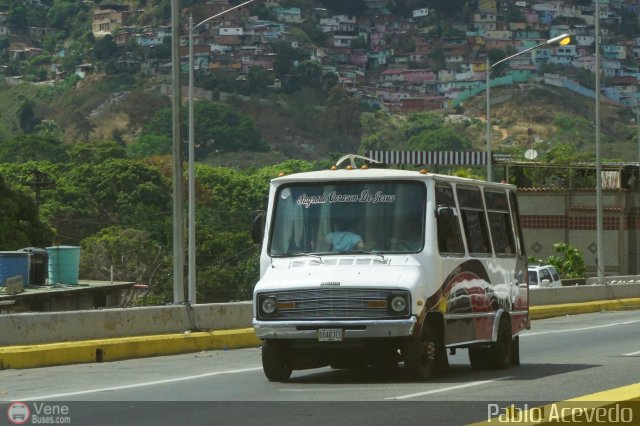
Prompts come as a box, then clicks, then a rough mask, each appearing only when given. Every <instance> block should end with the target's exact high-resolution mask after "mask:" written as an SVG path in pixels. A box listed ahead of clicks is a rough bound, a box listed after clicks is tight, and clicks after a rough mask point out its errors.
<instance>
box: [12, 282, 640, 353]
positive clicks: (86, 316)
mask: <svg viewBox="0 0 640 426" xmlns="http://www.w3.org/2000/svg"><path fill="white" fill-rule="evenodd" d="M621 278H622V277H610V278H609V279H612V280H615V281H616V282H620V281H622V279H621ZM624 278H625V279H626V281H628V280H636V281H635V283H633V284H630V283H628V282H626V283H624V284H611V285H581V286H575V287H560V288H550V289H544V288H541V289H534V290H531V291H530V292H529V297H530V304H531V306H541V305H556V304H564V303H578V302H589V301H595V300H611V299H625V298H637V297H640V277H638V276H636V277H624ZM252 318H253V311H252V304H251V302H237V303H213V304H202V305H195V306H192V307H189V306H184V305H179V306H153V307H143V308H126V309H102V310H90V311H70V312H47V313H22V314H10V315H0V347H1V346H12V345H32V344H38V343H52V342H71V341H78V340H91V339H107V338H115V337H129V336H145V335H154V334H168V333H184V332H185V331H188V330H190V331H195V330H231V329H243V328H247V327H251V326H252V325H251V320H252Z"/></svg>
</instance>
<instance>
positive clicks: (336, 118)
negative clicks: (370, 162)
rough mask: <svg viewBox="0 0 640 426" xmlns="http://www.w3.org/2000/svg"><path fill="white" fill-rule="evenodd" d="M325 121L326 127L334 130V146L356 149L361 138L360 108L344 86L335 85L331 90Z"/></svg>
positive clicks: (331, 130) (343, 148)
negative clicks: (356, 144)
mask: <svg viewBox="0 0 640 426" xmlns="http://www.w3.org/2000/svg"><path fill="white" fill-rule="evenodd" d="M323 121H324V124H325V128H326V129H327V130H328V131H330V132H333V138H334V148H337V147H340V148H341V149H342V150H347V151H350V150H354V149H355V148H357V147H356V146H354V144H355V143H356V141H357V140H359V138H360V130H361V128H360V108H359V107H358V103H357V101H356V100H355V99H353V97H352V96H351V95H350V94H349V93H348V92H347V91H346V90H344V89H343V88H341V87H334V88H332V89H331V91H330V92H329V97H328V99H327V106H326V108H325V112H324V117H323Z"/></svg>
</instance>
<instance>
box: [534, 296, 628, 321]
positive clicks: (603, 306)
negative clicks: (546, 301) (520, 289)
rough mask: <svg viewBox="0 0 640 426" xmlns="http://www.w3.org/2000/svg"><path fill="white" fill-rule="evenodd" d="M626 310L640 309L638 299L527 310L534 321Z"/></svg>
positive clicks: (566, 304) (568, 304) (569, 304)
mask: <svg viewBox="0 0 640 426" xmlns="http://www.w3.org/2000/svg"><path fill="white" fill-rule="evenodd" d="M627 309H629V310H630V309H640V298H633V299H619V300H598V301H595V302H583V303H565V304H561V305H545V306H531V307H530V308H529V317H530V318H531V319H532V320H536V319H543V318H551V317H559V316H563V315H575V314H586V313H589V312H600V311H621V310H627Z"/></svg>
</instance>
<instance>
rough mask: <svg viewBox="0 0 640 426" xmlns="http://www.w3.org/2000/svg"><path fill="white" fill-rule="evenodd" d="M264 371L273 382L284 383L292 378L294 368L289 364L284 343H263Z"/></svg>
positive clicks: (269, 341)
mask: <svg viewBox="0 0 640 426" xmlns="http://www.w3.org/2000/svg"><path fill="white" fill-rule="evenodd" d="M262 370H263V371H264V374H265V376H267V379H269V381H271V382H284V381H286V380H288V379H289V377H291V372H292V368H291V367H289V365H288V363H287V350H286V348H285V347H284V345H283V344H282V342H278V341H274V340H268V339H267V340H263V341H262Z"/></svg>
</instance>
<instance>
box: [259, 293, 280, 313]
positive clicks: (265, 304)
mask: <svg viewBox="0 0 640 426" xmlns="http://www.w3.org/2000/svg"><path fill="white" fill-rule="evenodd" d="M260 311H261V312H262V313H263V314H264V315H265V316H273V315H275V314H276V312H277V311H278V299H276V297H275V296H265V297H262V298H261V299H260Z"/></svg>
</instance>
